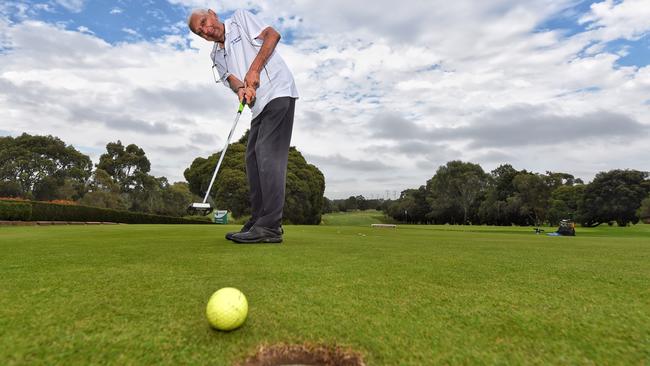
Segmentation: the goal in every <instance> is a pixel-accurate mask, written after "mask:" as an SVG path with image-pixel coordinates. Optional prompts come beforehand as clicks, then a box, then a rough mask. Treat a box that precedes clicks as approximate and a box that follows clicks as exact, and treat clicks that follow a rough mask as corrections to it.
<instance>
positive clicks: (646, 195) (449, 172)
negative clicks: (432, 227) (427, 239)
mask: <svg viewBox="0 0 650 366" xmlns="http://www.w3.org/2000/svg"><path fill="white" fill-rule="evenodd" d="M648 177H649V174H648V172H642V171H638V170H631V169H627V170H621V169H615V170H610V171H607V172H600V173H598V174H597V175H596V176H595V178H594V180H593V181H592V182H590V183H588V184H585V183H584V182H583V181H582V180H581V179H580V178H575V177H574V176H573V175H571V174H568V173H560V172H546V173H545V174H540V173H534V172H529V171H526V170H517V169H515V168H513V167H512V166H511V165H510V164H503V165H501V166H499V167H497V168H496V169H494V170H493V171H491V172H489V173H486V172H484V170H483V168H481V166H480V165H478V164H474V163H470V162H462V161H450V162H448V163H447V164H446V165H444V166H441V167H439V168H438V170H437V171H436V173H435V175H434V176H433V177H432V178H431V179H429V180H428V181H427V182H426V184H425V185H421V186H420V187H418V188H412V189H407V190H404V191H402V192H401V194H400V197H399V199H397V200H394V201H390V202H385V203H383V204H382V205H381V209H383V210H384V212H385V213H386V214H387V215H388V216H390V217H392V218H394V219H395V220H398V221H402V222H408V223H419V224H462V225H466V224H486V225H522V226H527V225H542V224H549V225H557V224H558V223H559V222H560V220H562V219H571V220H574V221H576V222H577V223H579V224H581V225H582V226H587V227H593V226H598V225H601V224H603V223H606V224H610V225H611V224H613V223H616V224H618V225H619V226H627V225H628V224H636V223H638V222H639V221H640V220H641V219H644V220H647V219H650V180H649V179H648Z"/></svg>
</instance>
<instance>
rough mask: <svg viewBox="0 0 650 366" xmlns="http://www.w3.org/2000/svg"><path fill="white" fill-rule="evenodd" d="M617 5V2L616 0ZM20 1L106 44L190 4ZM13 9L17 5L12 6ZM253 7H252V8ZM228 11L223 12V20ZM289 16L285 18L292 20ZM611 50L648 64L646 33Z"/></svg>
mask: <svg viewBox="0 0 650 366" xmlns="http://www.w3.org/2000/svg"><path fill="white" fill-rule="evenodd" d="M597 2H599V1H592V0H587V1H575V2H574V5H573V6H571V7H568V8H566V9H564V10H563V11H561V12H559V13H557V14H555V16H553V17H550V18H549V19H547V20H546V21H544V22H542V23H541V24H539V25H538V27H537V28H538V29H539V30H561V31H562V32H563V34H564V35H565V36H567V37H568V36H572V35H575V34H578V33H580V32H583V31H585V30H586V29H587V26H588V24H579V19H580V17H582V16H583V15H584V14H585V13H587V12H588V11H589V9H590V6H591V5H592V4H593V3H597ZM616 2H617V3H620V0H619V1H616ZM12 3H13V4H16V6H18V4H23V5H26V6H27V7H28V9H27V11H26V13H25V14H26V15H27V16H26V17H25V16H21V14H20V13H19V12H17V11H14V12H9V19H11V20H12V21H14V22H21V21H24V20H25V19H31V20H39V21H43V22H48V23H53V24H58V25H59V26H63V27H65V29H68V30H73V31H79V30H81V31H86V29H87V31H89V32H92V34H94V35H96V36H97V37H99V38H101V39H103V40H105V41H106V42H109V43H112V44H114V43H118V42H138V41H143V40H144V41H152V40H156V39H159V38H161V37H163V36H166V35H178V34H183V33H185V32H186V28H185V22H186V19H187V13H188V11H189V9H191V8H192V7H191V6H189V7H188V6H187V5H180V4H173V3H170V2H169V1H163V0H144V1H132V0H117V1H74V0H73V1H70V0H66V1H52V0H50V1H8V2H7V5H8V6H9V7H10V8H11V5H12ZM14 9H16V8H15V7H14ZM249 10H251V11H254V12H255V11H256V8H255V7H253V8H250V9H249ZM231 13H232V11H230V10H229V11H226V12H224V13H223V14H222V17H225V18H227V17H228V16H229V15H230V14H231ZM295 17H296V15H290V16H289V18H295ZM284 20H285V18H284V17H277V18H276V20H275V24H274V25H275V26H276V27H279V28H284V29H283V31H284V36H285V39H284V41H285V42H288V43H291V41H292V40H293V38H295V36H296V35H298V36H299V34H296V33H297V32H299V30H298V29H294V28H292V27H290V26H289V27H283V25H284ZM607 50H609V51H611V52H621V51H623V50H624V51H625V53H626V56H624V57H622V58H621V59H620V60H618V62H617V64H618V65H620V66H646V65H648V64H649V63H650V37H649V36H648V34H645V36H643V37H640V38H639V39H636V40H616V41H612V42H608V43H607Z"/></svg>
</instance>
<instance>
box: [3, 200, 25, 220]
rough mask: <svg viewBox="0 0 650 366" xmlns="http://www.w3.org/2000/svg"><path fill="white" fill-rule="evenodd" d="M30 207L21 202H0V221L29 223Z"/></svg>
mask: <svg viewBox="0 0 650 366" xmlns="http://www.w3.org/2000/svg"><path fill="white" fill-rule="evenodd" d="M31 217H32V205H31V204H29V203H28V202H21V201H0V220H10V221H29V220H30V219H31Z"/></svg>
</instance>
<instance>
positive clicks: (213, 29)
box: [190, 10, 223, 42]
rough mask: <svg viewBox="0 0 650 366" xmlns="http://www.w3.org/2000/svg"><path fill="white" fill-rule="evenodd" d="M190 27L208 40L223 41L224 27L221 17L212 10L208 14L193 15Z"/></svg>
mask: <svg viewBox="0 0 650 366" xmlns="http://www.w3.org/2000/svg"><path fill="white" fill-rule="evenodd" d="M190 29H191V30H192V32H194V33H195V34H196V35H197V36H199V37H201V38H203V39H205V40H206V41H210V42H223V27H222V26H221V23H220V22H219V17H218V16H217V14H216V13H215V12H214V11H212V10H208V13H207V14H200V13H199V14H194V15H192V19H191V20H190Z"/></svg>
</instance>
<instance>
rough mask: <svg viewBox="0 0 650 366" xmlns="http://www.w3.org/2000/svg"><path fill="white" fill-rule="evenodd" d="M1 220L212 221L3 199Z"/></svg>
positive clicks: (182, 222)
mask: <svg viewBox="0 0 650 366" xmlns="http://www.w3.org/2000/svg"><path fill="white" fill-rule="evenodd" d="M0 220H11V221H82V222H93V221H103V222H119V223H124V224H208V223H210V221H205V220H198V219H189V218H181V217H171V216H161V215H150V214H144V213H139V212H130V211H119V210H112V209H108V208H99V207H90V206H76V205H60V204H56V203H49V202H37V201H0Z"/></svg>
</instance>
